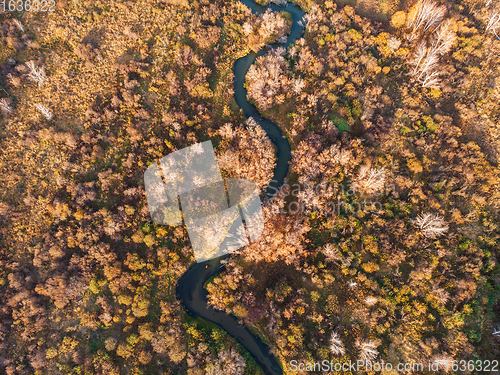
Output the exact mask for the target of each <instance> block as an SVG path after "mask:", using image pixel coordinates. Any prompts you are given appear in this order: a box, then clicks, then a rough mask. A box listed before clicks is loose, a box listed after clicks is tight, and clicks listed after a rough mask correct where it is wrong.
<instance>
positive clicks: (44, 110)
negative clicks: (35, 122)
mask: <svg viewBox="0 0 500 375" xmlns="http://www.w3.org/2000/svg"><path fill="white" fill-rule="evenodd" d="M35 108H36V109H38V110H39V111H40V112H41V113H42V115H44V116H45V117H46V118H47V120H50V119H52V112H50V110H49V109H48V108H47V107H46V106H44V105H42V104H35Z"/></svg>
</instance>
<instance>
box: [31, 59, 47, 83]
mask: <svg viewBox="0 0 500 375" xmlns="http://www.w3.org/2000/svg"><path fill="white" fill-rule="evenodd" d="M26 66H27V67H28V69H29V70H30V72H29V73H28V78H29V79H31V80H32V81H35V82H37V83H38V87H42V86H43V84H44V83H45V81H46V80H47V77H46V76H45V71H44V68H43V66H42V67H40V68H38V69H37V68H36V67H35V63H34V62H33V61H28V62H27V63H26Z"/></svg>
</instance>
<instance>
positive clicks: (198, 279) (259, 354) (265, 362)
mask: <svg viewBox="0 0 500 375" xmlns="http://www.w3.org/2000/svg"><path fill="white" fill-rule="evenodd" d="M240 1H241V2H242V3H243V4H245V5H246V6H248V7H249V8H250V9H251V10H252V13H254V14H257V15H259V14H262V13H264V12H265V11H266V10H267V9H268V8H271V9H272V10H273V11H275V12H282V11H287V12H289V13H291V14H292V16H293V23H292V28H291V31H290V34H289V35H288V37H287V40H286V42H285V43H275V44H272V45H270V46H269V48H266V49H263V50H261V51H260V52H259V53H249V54H248V55H246V56H244V57H242V58H240V59H238V60H237V61H236V63H235V65H234V75H235V79H234V86H235V100H236V103H237V104H238V106H239V107H240V108H241V109H242V111H243V114H244V115H245V117H247V118H249V117H253V118H254V119H255V120H256V121H257V123H258V124H259V125H260V126H261V127H262V128H263V129H264V130H265V131H266V133H267V135H268V136H269V138H270V139H271V140H272V141H273V143H274V144H275V145H276V148H277V164H276V168H275V170H274V177H273V183H272V185H271V187H272V188H278V187H279V186H280V185H281V184H282V183H283V179H284V178H285V176H286V174H287V171H288V163H289V161H290V159H291V149H290V144H289V143H288V141H287V139H286V138H285V137H283V135H282V133H281V131H280V129H279V128H278V126H276V124H274V123H273V122H271V121H269V120H267V119H265V118H263V117H262V116H261V114H260V113H259V111H258V110H257V108H255V106H254V105H252V104H251V103H250V102H249V101H248V99H247V90H246V89H245V87H244V83H245V76H246V74H247V72H248V69H249V68H250V66H251V65H252V64H253V63H254V62H255V60H256V59H257V57H259V56H262V55H265V54H266V53H268V52H269V51H270V49H274V48H277V47H279V46H282V47H285V48H287V47H288V46H289V45H291V44H294V43H295V42H296V41H297V39H299V38H300V37H301V36H302V35H303V33H304V26H303V25H302V24H301V22H300V21H301V20H302V18H303V16H304V15H305V13H304V12H303V11H302V10H301V9H300V8H299V7H298V6H297V5H295V4H291V3H287V4H286V5H285V6H277V5H274V4H273V5H271V6H266V7H264V6H261V5H259V4H257V3H255V2H253V1H251V0H240ZM271 190H272V191H276V190H275V189H269V191H271ZM226 257H227V256H225V257H219V258H216V259H212V260H209V261H207V262H203V263H196V264H194V265H193V266H191V267H190V268H189V269H188V270H187V271H186V273H185V274H184V275H183V276H182V277H181V278H180V279H179V282H178V284H177V295H178V296H179V298H180V300H181V301H182V303H183V304H184V306H185V307H186V309H187V310H188V312H189V313H190V314H191V315H193V316H198V317H201V318H203V319H206V320H208V321H210V322H213V323H216V324H218V325H219V326H221V327H222V328H223V329H224V330H225V331H226V332H227V333H228V334H229V335H230V336H232V337H234V338H236V339H237V340H238V341H239V342H240V343H241V345H243V347H244V348H245V349H246V350H247V351H248V352H249V353H250V354H251V355H252V356H253V357H254V358H255V361H256V362H257V363H258V364H259V365H260V366H261V367H262V369H263V370H264V372H265V373H266V374H270V375H275V374H282V373H283V371H282V370H281V368H280V366H279V364H278V362H277V360H276V358H275V357H274V356H273V355H272V354H270V353H269V347H268V346H267V345H266V344H264V343H263V342H262V340H261V339H260V338H259V337H257V336H255V335H254V334H252V333H251V332H250V331H249V330H248V328H246V327H245V326H243V325H241V324H239V323H238V319H237V318H236V317H234V316H233V315H229V314H226V313H224V312H222V311H217V310H214V309H212V308H210V307H209V306H208V305H207V292H206V290H205V289H204V288H203V285H204V284H205V282H206V281H207V280H208V279H210V278H211V277H212V276H214V275H215V274H217V273H219V272H220V271H221V270H222V269H223V267H224V266H223V265H222V264H221V260H223V259H224V258H226Z"/></svg>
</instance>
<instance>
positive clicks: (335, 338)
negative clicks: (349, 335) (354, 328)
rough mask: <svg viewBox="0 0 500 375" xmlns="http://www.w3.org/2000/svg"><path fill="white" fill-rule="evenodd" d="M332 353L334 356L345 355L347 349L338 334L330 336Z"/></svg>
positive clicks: (334, 333)
mask: <svg viewBox="0 0 500 375" xmlns="http://www.w3.org/2000/svg"><path fill="white" fill-rule="evenodd" d="M330 351H331V352H332V354H333V355H341V356H342V355H344V354H345V348H344V344H343V343H342V340H341V339H340V335H339V334H338V333H337V332H332V335H331V336H330Z"/></svg>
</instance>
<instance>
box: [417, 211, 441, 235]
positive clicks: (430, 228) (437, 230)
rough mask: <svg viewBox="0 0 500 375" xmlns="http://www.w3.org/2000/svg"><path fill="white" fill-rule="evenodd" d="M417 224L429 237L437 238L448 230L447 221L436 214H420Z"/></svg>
mask: <svg viewBox="0 0 500 375" xmlns="http://www.w3.org/2000/svg"><path fill="white" fill-rule="evenodd" d="M415 224H416V225H417V226H418V227H419V228H420V230H421V231H422V233H423V235H424V236H426V237H429V238H436V237H438V236H441V235H443V234H445V233H446V232H447V231H448V224H447V223H446V221H444V220H443V218H442V217H441V216H439V215H436V214H430V213H427V214H420V215H418V216H417V218H416V220H415Z"/></svg>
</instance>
